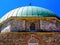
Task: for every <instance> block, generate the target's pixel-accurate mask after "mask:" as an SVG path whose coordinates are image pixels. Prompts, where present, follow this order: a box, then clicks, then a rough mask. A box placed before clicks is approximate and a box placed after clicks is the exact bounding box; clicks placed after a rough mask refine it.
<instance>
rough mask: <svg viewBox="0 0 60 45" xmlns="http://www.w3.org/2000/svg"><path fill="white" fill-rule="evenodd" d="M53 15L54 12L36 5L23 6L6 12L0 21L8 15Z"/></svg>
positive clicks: (8, 16)
mask: <svg viewBox="0 0 60 45" xmlns="http://www.w3.org/2000/svg"><path fill="white" fill-rule="evenodd" d="M11 16H12V17H14V16H15V17H54V16H55V14H54V13H53V12H51V11H49V10H48V9H45V8H41V7H37V6H25V7H21V8H17V9H14V10H12V11H10V12H8V13H7V14H6V15H4V16H3V17H2V18H1V21H0V22H3V21H4V20H6V19H7V18H10V17H11Z"/></svg>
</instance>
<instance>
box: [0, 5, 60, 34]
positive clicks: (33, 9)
mask: <svg viewBox="0 0 60 45" xmlns="http://www.w3.org/2000/svg"><path fill="white" fill-rule="evenodd" d="M59 22H60V20H59V19H58V18H57V16H56V15H55V14H54V13H53V12H51V11H49V10H48V9H44V8H41V7H37V6H25V7H21V8H17V9H14V10H12V11H10V12H9V13H7V14H6V15H4V16H3V17H2V18H1V19H0V27H1V33H2V32H26V31H27V32H36V31H38V32H40V31H60V30H59V29H60V23H59Z"/></svg>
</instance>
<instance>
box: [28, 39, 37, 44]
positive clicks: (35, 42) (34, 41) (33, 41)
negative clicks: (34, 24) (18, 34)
mask: <svg viewBox="0 0 60 45" xmlns="http://www.w3.org/2000/svg"><path fill="white" fill-rule="evenodd" d="M28 45H38V42H37V41H36V40H35V39H32V40H30V41H29V42H28Z"/></svg>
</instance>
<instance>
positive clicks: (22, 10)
mask: <svg viewBox="0 0 60 45" xmlns="http://www.w3.org/2000/svg"><path fill="white" fill-rule="evenodd" d="M21 9H22V11H21V16H22V13H23V9H24V7H22V8H21Z"/></svg>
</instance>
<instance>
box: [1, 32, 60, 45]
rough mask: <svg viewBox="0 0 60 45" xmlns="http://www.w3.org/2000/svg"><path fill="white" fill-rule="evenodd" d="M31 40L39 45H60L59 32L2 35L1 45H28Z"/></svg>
mask: <svg viewBox="0 0 60 45" xmlns="http://www.w3.org/2000/svg"><path fill="white" fill-rule="evenodd" d="M30 39H36V41H37V42H38V45H60V33H59V32H34V33H33V32H19V33H18V32H10V33H0V45H28V43H29V40H30Z"/></svg>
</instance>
